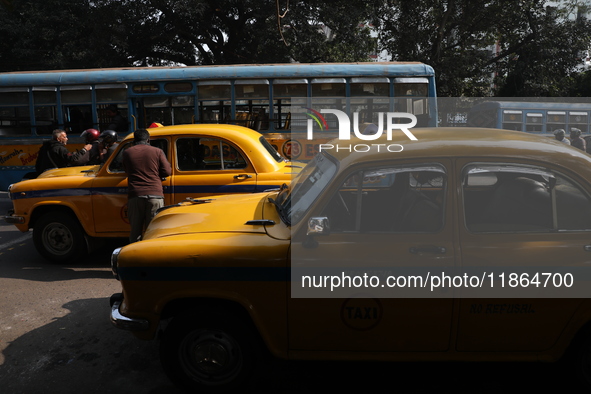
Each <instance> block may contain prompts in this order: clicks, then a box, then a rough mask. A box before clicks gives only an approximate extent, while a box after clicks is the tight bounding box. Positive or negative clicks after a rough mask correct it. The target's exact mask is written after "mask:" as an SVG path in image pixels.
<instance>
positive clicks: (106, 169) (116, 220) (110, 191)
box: [92, 138, 171, 234]
mask: <svg viewBox="0 0 591 394" xmlns="http://www.w3.org/2000/svg"><path fill="white" fill-rule="evenodd" d="M132 142H133V141H132V140H129V141H126V142H124V143H121V144H120V145H121V147H120V148H119V149H118V150H117V151H116V152H115V153H114V156H113V157H112V158H111V159H110V160H109V161H107V162H106V163H105V165H104V166H103V167H102V168H101V169H100V171H99V173H98V175H97V176H96V178H95V179H94V181H93V188H92V213H93V215H94V224H95V231H96V232H97V233H123V234H125V233H128V232H129V219H128V217H127V174H126V173H125V171H124V169H123V151H124V150H125V149H127V148H128V147H130V146H131V144H132ZM150 144H151V145H152V146H156V147H158V148H160V149H162V150H163V151H164V152H165V154H166V156H167V158H168V157H170V155H169V145H170V143H169V140H168V139H167V138H155V139H151V140H150ZM170 178H171V177H168V178H167V179H164V180H163V181H162V186H163V191H164V203H165V204H166V205H168V204H171V192H170V184H171V179H170Z"/></svg>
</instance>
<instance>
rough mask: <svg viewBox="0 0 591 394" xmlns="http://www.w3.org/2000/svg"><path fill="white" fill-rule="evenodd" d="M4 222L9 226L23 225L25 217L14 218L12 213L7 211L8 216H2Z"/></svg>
mask: <svg viewBox="0 0 591 394" xmlns="http://www.w3.org/2000/svg"><path fill="white" fill-rule="evenodd" d="M4 220H5V221H6V223H10V224H24V223H25V217H24V216H16V215H14V213H13V212H12V211H8V214H7V215H6V216H4Z"/></svg>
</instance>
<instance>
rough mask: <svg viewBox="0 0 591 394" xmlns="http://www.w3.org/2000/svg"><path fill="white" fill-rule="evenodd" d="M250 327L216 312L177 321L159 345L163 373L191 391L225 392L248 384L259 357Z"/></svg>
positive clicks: (179, 318)
mask: <svg viewBox="0 0 591 394" xmlns="http://www.w3.org/2000/svg"><path fill="white" fill-rule="evenodd" d="M255 343H256V340H253V336H252V335H251V334H250V330H249V329H248V325H246V324H243V323H242V322H241V321H240V320H239V319H234V318H232V317H230V316H222V315H221V314H217V313H207V314H202V313H200V314H199V315H198V317H196V316H184V317H176V318H174V319H173V320H172V321H171V322H170V324H169V325H168V327H167V328H166V331H165V332H164V337H163V339H162V341H161V343H160V359H161V362H162V366H163V368H164V371H165V372H166V374H167V375H168V377H169V378H170V380H171V381H172V382H173V383H175V384H176V385H177V386H179V387H181V388H183V389H185V390H188V391H189V392H199V393H225V392H228V391H232V390H236V389H237V388H240V387H244V386H246V385H247V384H248V382H249V380H250V378H251V377H252V375H253V371H254V370H255V369H256V366H257V365H258V361H259V357H258V355H257V351H256V350H257V349H256V346H255V345H254V344H255Z"/></svg>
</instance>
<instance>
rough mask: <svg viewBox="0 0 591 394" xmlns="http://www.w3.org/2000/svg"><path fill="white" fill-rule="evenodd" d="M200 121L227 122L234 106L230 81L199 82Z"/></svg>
mask: <svg viewBox="0 0 591 394" xmlns="http://www.w3.org/2000/svg"><path fill="white" fill-rule="evenodd" d="M197 85H198V92H197V97H198V98H199V122H200V123H226V122H228V121H229V120H230V110H231V107H232V102H231V101H230V98H231V88H232V86H231V83H230V81H200V82H198V83H197Z"/></svg>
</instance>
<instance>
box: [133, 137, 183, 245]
mask: <svg viewBox="0 0 591 394" xmlns="http://www.w3.org/2000/svg"><path fill="white" fill-rule="evenodd" d="M133 137H134V142H133V146H131V147H130V148H127V149H126V150H125V151H123V167H124V168H125V171H126V172H127V184H128V185H127V198H128V201H127V216H128V217H129V223H130V225H131V232H130V234H129V242H136V241H139V240H140V239H141V236H142V234H143V233H144V230H145V229H146V227H147V226H148V223H150V220H152V218H153V217H154V215H155V214H156V211H157V210H158V208H161V207H162V206H163V205H164V192H163V189H162V178H165V177H167V176H170V174H171V171H172V169H171V166H170V163H169V162H168V160H167V159H166V156H165V155H164V152H163V151H162V149H160V148H156V147H154V146H151V145H150V133H149V132H148V130H145V129H138V130H136V131H135V132H134V133H133Z"/></svg>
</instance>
